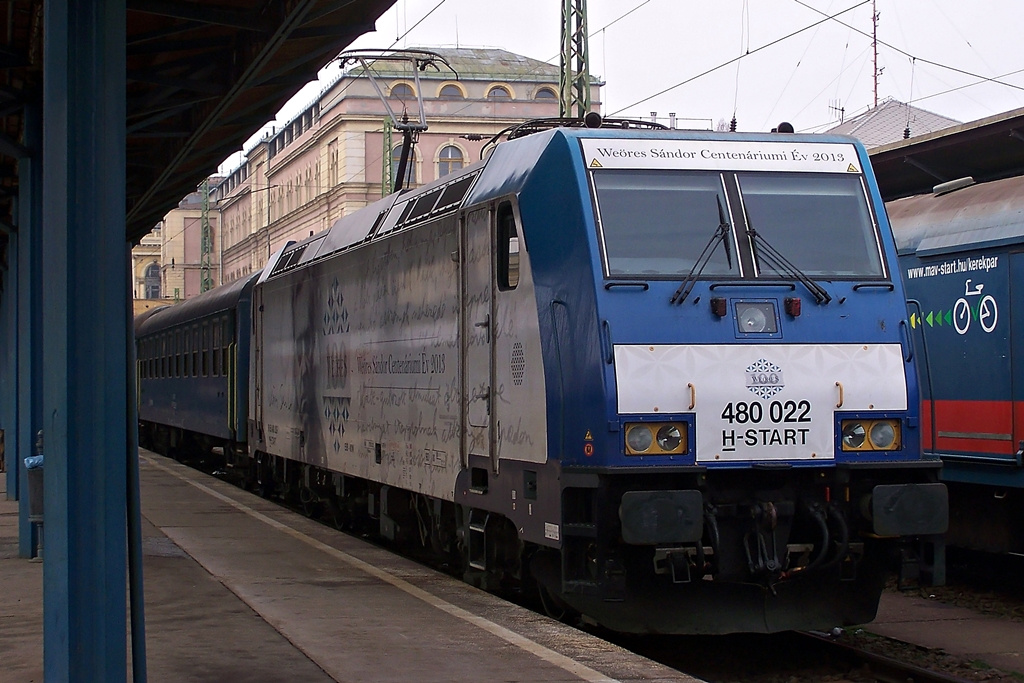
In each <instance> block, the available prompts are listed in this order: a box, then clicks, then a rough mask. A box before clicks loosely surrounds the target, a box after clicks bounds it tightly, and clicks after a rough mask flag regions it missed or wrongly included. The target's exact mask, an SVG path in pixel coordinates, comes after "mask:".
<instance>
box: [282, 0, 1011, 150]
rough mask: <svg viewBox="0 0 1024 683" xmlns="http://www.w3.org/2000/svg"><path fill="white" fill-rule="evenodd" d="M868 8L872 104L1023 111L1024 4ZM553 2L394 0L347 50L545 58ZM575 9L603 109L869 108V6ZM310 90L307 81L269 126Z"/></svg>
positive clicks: (814, 123) (715, 117)
mask: <svg viewBox="0 0 1024 683" xmlns="http://www.w3.org/2000/svg"><path fill="white" fill-rule="evenodd" d="M876 7H877V11H878V12H879V20H878V41H879V44H878V67H879V70H880V71H881V76H880V77H879V81H878V98H879V101H880V102H881V101H883V100H884V99H885V98H887V97H892V98H895V99H897V100H900V101H902V102H908V101H909V102H911V103H912V104H913V105H915V106H917V107H920V108H922V109H926V110H928V111H932V112H935V113H937V114H942V115H943V116H948V117H950V118H953V119H956V120H959V121H973V120H975V119H979V118H983V117H986V116H991V115H993V114H998V113H1001V112H1004V111H1008V110H1011V109H1017V108H1020V107H1024V49H1022V48H1024V46H1022V42H1024V33H1022V29H1024V1H1022V0H971V1H970V2H965V1H964V0H876ZM560 8H561V3H560V2H556V1H555V0H512V1H506V2H496V1H494V0H488V1H485V2H482V1H481V0H397V2H396V4H395V6H394V7H393V8H392V9H391V10H389V11H388V12H387V13H385V14H384V15H383V16H382V17H381V18H380V20H379V21H378V22H377V31H376V32H374V33H369V34H366V35H365V36H363V37H361V38H359V39H358V40H357V41H356V42H355V43H354V44H353V45H352V47H353V48H365V49H387V48H390V47H422V48H427V49H429V48H431V47H454V46H461V47H493V48H501V49H504V50H509V51H511V52H515V53H518V54H522V55H526V56H528V57H532V58H534V59H539V60H542V61H550V62H551V63H553V64H558V51H559V47H558V45H559V32H560V22H561V14H560V12H561V10H560ZM587 11H588V17H587V19H588V28H589V30H588V33H589V36H590V39H589V49H590V69H591V74H592V75H593V76H597V77H599V78H600V79H601V80H603V81H604V83H605V85H604V87H603V88H602V106H601V111H602V113H603V114H604V115H605V116H622V117H632V118H636V117H640V116H643V117H649V116H650V114H651V112H657V113H658V115H659V117H666V118H667V116H668V114H669V112H674V113H675V114H676V115H677V117H679V118H681V119H692V120H691V121H688V122H687V124H688V127H693V128H710V127H714V126H716V125H718V124H719V123H720V122H722V121H729V119H731V118H732V116H733V115H734V114H735V116H736V118H737V122H738V130H741V131H764V130H769V129H771V128H772V127H774V126H775V125H776V124H778V123H779V122H780V121H784V120H786V121H790V122H792V123H793V124H794V126H795V127H796V129H797V130H798V131H821V130H824V129H826V128H829V127H831V126H834V125H836V124H838V123H839V114H838V113H837V111H836V109H837V108H838V107H842V108H843V109H844V110H845V116H846V117H847V118H849V117H851V116H855V115H857V114H860V113H862V112H864V111H866V110H867V109H869V108H870V107H871V106H872V105H873V104H874V82H873V79H872V72H873V65H872V59H873V53H872V47H871V37H870V36H871V31H872V26H871V24H872V22H871V13H872V3H871V1H870V0H867V1H865V0H713V1H710V2H709V1H698V0H618V1H614V0H588V2H587ZM832 15H838V16H837V17H836V20H826V17H827V16H832ZM840 21H841V22H842V23H839V22H840ZM791 34H792V35H791ZM787 36H788V37H787ZM396 40H397V42H396ZM741 55H742V58H740V57H741ZM738 58H739V59H738ZM321 74H322V76H321V78H322V79H329V78H331V77H332V76H333V75H334V74H336V70H331V69H327V70H325V71H322V72H321ZM985 79H991V80H988V81H986V80H985ZM994 81H999V83H996V82H994ZM320 87H322V86H321V85H311V86H308V87H307V88H306V89H305V90H304V91H303V92H302V93H301V94H300V95H298V96H297V97H296V98H295V100H294V101H293V102H294V103H293V104H292V106H290V107H286V109H285V110H283V113H282V115H281V116H279V121H281V122H284V121H286V120H288V119H289V118H290V117H291V116H294V115H295V113H297V111H298V110H299V109H300V108H301V107H302V106H305V105H307V104H309V103H310V102H311V101H313V100H314V99H315V97H316V93H317V92H318V90H319V88H320ZM680 125H683V124H680Z"/></svg>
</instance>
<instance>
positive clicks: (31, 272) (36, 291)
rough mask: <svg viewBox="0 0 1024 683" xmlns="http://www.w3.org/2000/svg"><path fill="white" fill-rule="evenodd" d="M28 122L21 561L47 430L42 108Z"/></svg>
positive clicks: (27, 548)
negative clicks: (33, 477) (31, 478)
mask: <svg viewBox="0 0 1024 683" xmlns="http://www.w3.org/2000/svg"><path fill="white" fill-rule="evenodd" d="M23 118H24V121H25V133H24V146H25V147H27V148H28V149H29V150H30V151H31V152H32V154H33V156H34V157H35V158H32V157H28V158H24V159H20V160H19V161H18V184H19V191H18V192H19V200H20V203H19V206H18V282H19V286H18V311H17V319H18V350H17V356H18V361H17V362H18V430H17V436H16V439H15V442H14V447H15V457H16V461H15V465H16V466H17V468H18V470H17V471H18V488H17V492H18V554H19V555H20V556H21V557H32V555H33V552H34V549H35V548H36V546H37V545H38V543H37V541H38V538H37V534H38V529H36V528H35V527H34V526H33V525H32V524H31V523H30V522H29V521H28V513H29V500H28V495H26V493H27V491H28V486H27V485H26V483H25V482H27V481H28V479H27V477H26V474H25V456H28V455H33V454H34V452H35V443H36V433H37V432H38V431H39V430H40V429H42V427H43V425H42V421H43V418H42V410H43V348H42V347H43V345H42V338H43V301H42V292H43V276H42V252H43V233H42V221H41V215H42V213H41V211H42V199H41V189H42V182H41V178H42V173H41V164H40V162H39V142H40V137H41V136H40V111H39V107H38V106H35V105H26V107H25V111H24V117H23ZM44 518H45V511H44Z"/></svg>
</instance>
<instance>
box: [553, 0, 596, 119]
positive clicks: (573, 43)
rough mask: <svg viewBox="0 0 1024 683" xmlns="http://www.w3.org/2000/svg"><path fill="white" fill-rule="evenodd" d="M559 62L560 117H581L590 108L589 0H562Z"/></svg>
mask: <svg viewBox="0 0 1024 683" xmlns="http://www.w3.org/2000/svg"><path fill="white" fill-rule="evenodd" d="M559 62H560V63H559V66H560V67H561V68H560V74H559V77H558V116H559V117H561V118H572V117H575V118H579V119H582V118H583V117H584V116H586V115H587V112H589V111H590V55H589V53H588V50H587V0H562V53H561V57H560V60H559ZM573 109H575V113H573Z"/></svg>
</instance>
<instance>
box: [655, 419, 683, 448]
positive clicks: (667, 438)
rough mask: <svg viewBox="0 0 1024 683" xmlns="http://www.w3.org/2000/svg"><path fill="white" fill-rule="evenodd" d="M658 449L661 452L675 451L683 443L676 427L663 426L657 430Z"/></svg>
mask: <svg viewBox="0 0 1024 683" xmlns="http://www.w3.org/2000/svg"><path fill="white" fill-rule="evenodd" d="M657 440H658V448H660V449H661V450H663V451H675V450H676V449H677V448H679V444H681V443H682V442H683V435H682V433H681V432H680V431H679V427H678V426H676V425H665V426H664V427H662V428H661V429H659V430H658V436H657Z"/></svg>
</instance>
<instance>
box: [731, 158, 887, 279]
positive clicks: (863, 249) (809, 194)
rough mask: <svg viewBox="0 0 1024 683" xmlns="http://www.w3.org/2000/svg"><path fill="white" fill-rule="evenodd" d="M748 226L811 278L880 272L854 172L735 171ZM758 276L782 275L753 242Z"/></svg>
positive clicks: (872, 231)
mask: <svg viewBox="0 0 1024 683" xmlns="http://www.w3.org/2000/svg"><path fill="white" fill-rule="evenodd" d="M738 180H739V185H740V192H741V193H742V196H743V206H744V209H745V212H746V217H747V222H748V225H749V227H752V228H753V229H754V230H755V231H756V232H757V235H758V236H759V237H760V238H762V239H764V241H766V242H767V243H768V244H769V245H771V246H772V247H774V248H775V250H776V251H778V252H780V253H781V254H782V255H783V256H785V257H786V259H788V260H789V261H791V262H792V263H793V265H795V266H796V267H797V268H799V269H800V270H801V271H803V272H804V273H806V274H807V275H809V276H811V277H826V278H827V277H859V278H860V277H882V276H883V275H884V271H883V269H882V257H881V253H880V248H879V245H878V238H877V236H876V234H875V229H874V225H873V222H872V220H871V214H870V212H869V210H868V204H867V198H866V197H865V195H864V188H863V185H862V184H861V178H860V176H859V175H854V174H851V175H839V174H829V175H807V174H785V175H765V174H753V173H751V174H742V173H741V174H739V175H738ZM752 246H753V249H754V254H755V257H756V258H757V269H758V273H759V275H761V276H765V277H779V276H784V273H782V272H781V271H780V270H777V269H776V268H777V267H778V264H776V263H772V262H771V261H770V260H769V259H766V258H764V257H763V252H759V250H758V245H757V240H755V241H754V243H753V245H752Z"/></svg>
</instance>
